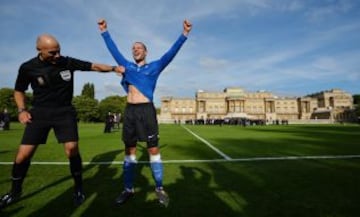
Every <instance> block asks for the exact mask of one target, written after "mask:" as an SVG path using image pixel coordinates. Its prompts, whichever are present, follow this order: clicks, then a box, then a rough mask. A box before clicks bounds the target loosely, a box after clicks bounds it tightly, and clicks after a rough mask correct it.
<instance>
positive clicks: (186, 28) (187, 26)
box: [160, 20, 192, 70]
mask: <svg viewBox="0 0 360 217" xmlns="http://www.w3.org/2000/svg"><path fill="white" fill-rule="evenodd" d="M191 29H192V24H191V23H190V21H188V20H184V22H183V32H182V34H181V35H180V36H179V38H178V39H177V40H176V42H175V43H174V44H173V45H172V47H171V48H170V49H169V50H168V51H167V52H166V53H165V54H164V55H163V56H162V57H161V58H160V63H161V70H162V69H164V68H165V67H166V66H167V65H168V64H169V63H170V62H171V61H172V59H173V58H174V57H175V55H176V54H177V52H178V51H179V50H180V48H181V47H182V45H183V44H184V42H185V41H186V39H187V36H188V35H189V33H190V31H191Z"/></svg>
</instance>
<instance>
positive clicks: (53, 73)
mask: <svg viewBox="0 0 360 217" xmlns="http://www.w3.org/2000/svg"><path fill="white" fill-rule="evenodd" d="M91 64H92V63H90V62H86V61H82V60H78V59H74V58H71V57H63V56H61V57H60V59H59V61H58V62H57V63H56V64H51V63H48V62H45V61H41V60H40V58H39V57H35V58H32V59H30V60H29V61H27V62H25V63H23V64H22V65H21V66H20V69H19V74H18V76H17V79H16V83H15V90H16V91H21V92H25V91H26V90H27V89H28V87H29V84H31V88H32V89H33V101H32V105H33V106H34V107H59V106H69V105H71V101H72V97H73V92H74V71H75V70H80V71H90V70H91Z"/></svg>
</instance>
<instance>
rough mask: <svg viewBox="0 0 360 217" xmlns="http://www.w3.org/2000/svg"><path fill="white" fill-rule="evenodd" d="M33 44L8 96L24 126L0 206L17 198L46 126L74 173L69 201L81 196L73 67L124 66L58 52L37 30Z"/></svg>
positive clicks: (101, 68) (45, 134)
mask: <svg viewBox="0 0 360 217" xmlns="http://www.w3.org/2000/svg"><path fill="white" fill-rule="evenodd" d="M36 49H37V51H38V55H37V56H36V57H34V58H32V59H30V60H28V61H26V62H24V63H23V64H22V65H21V66H20V69H19V73H18V76H17V79H16V83H15V92H14V98H15V102H16V105H17V107H18V119H19V121H20V122H21V123H22V124H25V125H26V127H25V131H24V134H23V137H22V140H21V145H20V146H19V149H18V152H17V154H16V157H15V161H14V163H13V168H12V177H11V181H12V186H11V190H10V191H9V192H8V193H7V194H5V195H3V196H1V198H0V210H1V209H2V208H4V207H6V206H7V205H9V204H11V203H13V202H15V201H16V200H18V199H19V198H20V196H21V193H22V184H23V181H24V178H25V176H26V173H27V171H28V168H29V166H30V162H31V158H32V156H33V155H34V153H35V151H36V149H37V147H38V145H39V144H45V143H46V140H47V137H48V134H49V131H50V130H51V129H53V130H54V133H55V135H56V138H57V140H58V142H59V143H63V144H64V149H65V153H66V156H67V158H68V159H69V161H70V172H71V175H72V177H73V179H74V195H73V200H74V204H75V205H80V204H81V203H82V202H83V201H84V199H85V195H84V193H83V189H82V160H81V156H80V152H79V147H78V139H79V135H78V126H77V118H76V111H75V108H74V107H73V106H72V103H71V101H72V98H73V89H74V71H76V70H80V71H98V72H111V71H115V72H117V73H123V72H124V68H123V67H121V66H117V67H115V66H110V65H105V64H98V63H91V62H87V61H82V60H78V59H74V58H71V57H66V56H62V55H61V54H60V44H59V42H58V41H57V39H56V38H55V37H54V36H52V35H49V34H42V35H40V36H38V38H37V41H36ZM29 85H31V88H32V90H33V101H32V108H31V109H29V110H27V108H26V107H25V91H26V90H27V89H28V87H29Z"/></svg>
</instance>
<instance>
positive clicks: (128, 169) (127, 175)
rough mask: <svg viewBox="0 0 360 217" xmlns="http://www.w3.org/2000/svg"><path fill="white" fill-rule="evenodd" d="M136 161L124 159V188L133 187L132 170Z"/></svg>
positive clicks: (129, 188)
mask: <svg viewBox="0 0 360 217" xmlns="http://www.w3.org/2000/svg"><path fill="white" fill-rule="evenodd" d="M135 165H136V162H129V161H126V160H125V161H124V165H123V170H124V186H125V189H127V190H131V189H133V187H134V170H135Z"/></svg>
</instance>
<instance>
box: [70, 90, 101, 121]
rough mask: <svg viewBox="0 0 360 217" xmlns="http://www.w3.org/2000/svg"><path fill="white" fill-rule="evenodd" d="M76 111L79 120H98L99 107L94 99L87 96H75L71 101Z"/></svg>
mask: <svg viewBox="0 0 360 217" xmlns="http://www.w3.org/2000/svg"><path fill="white" fill-rule="evenodd" d="M72 103H73V105H74V107H75V108H76V111H77V117H78V119H79V120H80V121H84V122H96V121H99V114H100V113H99V107H98V104H99V103H98V101H97V100H96V99H91V98H89V97H87V96H76V97H74V98H73V101H72Z"/></svg>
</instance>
